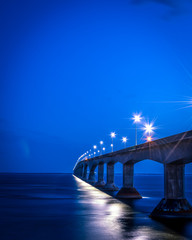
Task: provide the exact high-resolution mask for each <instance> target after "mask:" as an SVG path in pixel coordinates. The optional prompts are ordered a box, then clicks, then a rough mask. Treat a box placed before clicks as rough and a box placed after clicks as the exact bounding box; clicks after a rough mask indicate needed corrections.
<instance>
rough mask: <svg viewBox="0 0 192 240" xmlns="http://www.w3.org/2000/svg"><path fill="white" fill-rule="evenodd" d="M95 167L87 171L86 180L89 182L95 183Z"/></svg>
mask: <svg viewBox="0 0 192 240" xmlns="http://www.w3.org/2000/svg"><path fill="white" fill-rule="evenodd" d="M95 168H96V166H94V167H92V168H91V169H90V172H89V177H88V182H89V183H92V184H93V183H95Z"/></svg>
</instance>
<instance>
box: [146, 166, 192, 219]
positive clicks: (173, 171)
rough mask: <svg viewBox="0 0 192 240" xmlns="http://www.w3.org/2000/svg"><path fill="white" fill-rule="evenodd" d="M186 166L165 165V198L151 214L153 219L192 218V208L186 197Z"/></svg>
mask: <svg viewBox="0 0 192 240" xmlns="http://www.w3.org/2000/svg"><path fill="white" fill-rule="evenodd" d="M184 169H185V165H184V164H179V165H176V164H165V165H164V198H163V199H162V200H161V201H160V203H159V204H158V205H157V207H156V208H155V209H154V210H153V212H152V213H151V215H150V216H151V217H152V218H165V217H166V218H167V217H170V218H189V217H190V218H191V217H192V207H191V205H190V204H189V202H188V201H187V199H185V196H184V174H185V172H184Z"/></svg>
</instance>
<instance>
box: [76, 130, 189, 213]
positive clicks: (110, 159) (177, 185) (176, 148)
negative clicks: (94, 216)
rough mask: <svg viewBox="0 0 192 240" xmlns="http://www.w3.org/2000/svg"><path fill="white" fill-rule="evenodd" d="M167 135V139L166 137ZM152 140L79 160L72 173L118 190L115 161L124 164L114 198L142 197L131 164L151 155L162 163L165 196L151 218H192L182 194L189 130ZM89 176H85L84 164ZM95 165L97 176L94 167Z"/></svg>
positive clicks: (93, 183) (109, 188)
mask: <svg viewBox="0 0 192 240" xmlns="http://www.w3.org/2000/svg"><path fill="white" fill-rule="evenodd" d="M167 139H168V140H167ZM167 139H160V140H157V141H155V142H152V143H147V144H142V145H139V146H135V147H132V148H128V149H124V150H121V151H117V152H113V153H110V154H106V155H103V156H99V157H95V158H93V159H89V160H87V161H81V162H79V163H78V164H77V166H76V167H75V170H74V175H76V176H77V177H80V178H81V179H83V180H85V181H88V182H89V183H91V184H92V185H94V186H95V187H98V188H99V189H101V190H103V191H117V190H118V188H117V187H116V185H115V182H114V165H115V163H116V162H121V163H122V164H123V187H122V188H121V189H120V190H119V191H118V192H117V194H116V197H117V198H124V199H125V198H127V199H130V198H132V199H138V198H142V197H141V195H140V194H139V192H138V191H137V190H136V189H135V188H134V164H135V163H137V162H139V161H142V160H145V159H153V160H154V161H157V162H160V163H162V164H163V165H164V197H163V199H162V200H161V201H160V203H159V204H158V205H157V207H156V208H155V209H154V210H153V211H152V213H151V215H150V216H151V217H152V218H168V217H169V218H192V207H191V205H190V204H189V202H188V201H187V199H186V198H185V195H184V175H185V174H184V169H185V164H186V163H189V162H191V161H192V148H191V145H192V131H190V132H186V133H183V134H178V135H175V136H171V137H168V138H167ZM104 164H107V182H106V184H105V182H104ZM88 166H89V176H88V179H87V167H88ZM97 166H98V179H97V181H96V180H95V169H96V167H97Z"/></svg>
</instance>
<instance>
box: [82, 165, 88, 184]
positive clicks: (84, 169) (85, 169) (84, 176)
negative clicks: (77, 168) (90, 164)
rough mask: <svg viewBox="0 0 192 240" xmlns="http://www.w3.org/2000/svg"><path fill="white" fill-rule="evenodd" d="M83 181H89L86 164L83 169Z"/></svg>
mask: <svg viewBox="0 0 192 240" xmlns="http://www.w3.org/2000/svg"><path fill="white" fill-rule="evenodd" d="M83 179H84V180H87V165H86V164H85V165H84V167H83Z"/></svg>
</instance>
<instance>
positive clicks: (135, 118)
mask: <svg viewBox="0 0 192 240" xmlns="http://www.w3.org/2000/svg"><path fill="white" fill-rule="evenodd" d="M132 119H133V120H134V123H135V146H137V123H139V122H141V119H142V117H141V114H134V115H133V118H132Z"/></svg>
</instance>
